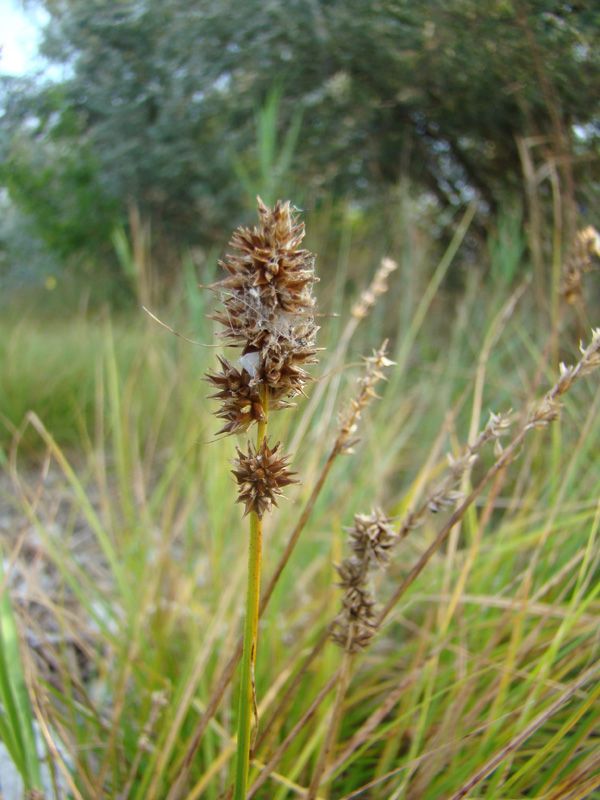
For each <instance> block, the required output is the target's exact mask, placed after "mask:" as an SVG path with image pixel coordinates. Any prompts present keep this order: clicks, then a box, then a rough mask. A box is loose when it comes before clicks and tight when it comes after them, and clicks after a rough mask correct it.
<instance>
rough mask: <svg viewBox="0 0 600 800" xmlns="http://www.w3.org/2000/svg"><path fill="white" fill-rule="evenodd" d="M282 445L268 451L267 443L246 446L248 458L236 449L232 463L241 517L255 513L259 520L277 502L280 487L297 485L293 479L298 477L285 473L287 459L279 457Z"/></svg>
mask: <svg viewBox="0 0 600 800" xmlns="http://www.w3.org/2000/svg"><path fill="white" fill-rule="evenodd" d="M280 448H281V442H277V444H276V445H275V447H273V448H270V447H269V444H268V441H267V439H263V440H262V443H261V445H260V447H259V448H258V449H255V448H254V447H253V446H252V443H250V444H249V445H248V454H247V455H246V454H245V453H243V452H242V451H241V450H240V448H239V447H237V448H236V449H237V452H238V457H237V458H236V459H234V461H233V465H234V467H235V469H233V470H232V472H233V474H234V476H235V479H236V481H237V483H238V487H239V488H238V493H239V497H238V499H237V501H236V502H238V503H244V504H245V506H246V509H245V511H244V516H246V514H249V513H250V511H254V512H255V513H256V515H257V517H258V518H259V519H262V517H263V514H264V513H265V511H270V510H271V507H272V506H273V505H275V506H276V505H277V498H278V497H280V496H281V495H282V494H283V491H282V487H284V486H289V485H290V484H291V483H299V481H298V480H297V479H296V478H294V477H293V476H294V475H296V474H297V473H295V472H290V470H288V462H289V458H290V457H289V456H282V455H280V452H279V451H280Z"/></svg>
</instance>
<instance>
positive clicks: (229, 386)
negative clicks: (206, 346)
mask: <svg viewBox="0 0 600 800" xmlns="http://www.w3.org/2000/svg"><path fill="white" fill-rule="evenodd" d="M217 357H218V359H219V363H220V364H221V371H220V372H213V371H212V370H209V371H208V372H207V373H206V375H207V378H208V380H209V381H210V382H211V383H212V384H213V385H214V386H215V387H216V388H218V389H219V391H218V392H216V393H215V394H211V395H209V399H217V400H220V401H221V408H220V409H219V410H218V411H217V412H215V416H216V417H218V418H219V419H222V420H225V425H224V426H223V427H222V428H221V430H220V431H217V436H219V435H220V434H222V433H224V434H226V435H227V434H231V433H241V432H243V431H246V430H247V429H248V428H249V427H250V425H252V423H253V422H258V421H261V420H263V419H264V411H263V407H262V404H261V398H260V390H259V386H258V385H257V384H256V383H255V382H254V381H253V378H252V375H251V374H250V372H248V370H247V369H244V368H243V367H242V368H241V369H236V368H235V367H234V366H233V365H232V364H230V363H229V361H228V360H227V359H226V358H223V357H222V356H217ZM290 405H292V404H291V403H286V402H285V401H283V400H273V401H272V402H271V404H270V406H269V410H270V411H277V410H278V409H280V408H287V407H289V406H290Z"/></svg>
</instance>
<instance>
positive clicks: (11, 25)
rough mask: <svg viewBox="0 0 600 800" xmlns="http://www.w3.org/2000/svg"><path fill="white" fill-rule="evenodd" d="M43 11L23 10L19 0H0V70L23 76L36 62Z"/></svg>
mask: <svg viewBox="0 0 600 800" xmlns="http://www.w3.org/2000/svg"><path fill="white" fill-rule="evenodd" d="M41 13H42V12H41V11H39V10H38V11H37V12H36V11H35V10H34V9H30V10H27V11H25V10H23V4H22V3H20V2H19V1H18V0H0V44H1V45H2V52H1V53H0V72H4V73H9V74H10V75H22V74H23V73H25V72H29V71H31V70H33V69H34V68H35V67H36V65H37V64H39V62H36V52H37V43H38V39H39V24H40V19H41Z"/></svg>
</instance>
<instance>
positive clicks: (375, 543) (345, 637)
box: [332, 509, 397, 653]
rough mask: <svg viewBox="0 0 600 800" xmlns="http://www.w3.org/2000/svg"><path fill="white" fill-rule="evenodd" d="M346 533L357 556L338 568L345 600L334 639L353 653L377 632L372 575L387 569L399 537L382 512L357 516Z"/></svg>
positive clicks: (336, 622)
mask: <svg viewBox="0 0 600 800" xmlns="http://www.w3.org/2000/svg"><path fill="white" fill-rule="evenodd" d="M347 530H348V533H349V537H350V548H351V549H352V551H353V553H354V555H353V557H352V558H345V559H344V560H343V561H342V563H341V564H340V565H339V566H336V569H337V571H338V574H339V576H340V582H339V585H340V586H341V587H342V588H343V589H344V596H343V598H342V609H341V611H340V613H339V614H338V616H337V618H336V620H335V625H334V629H333V632H332V639H333V641H334V642H336V643H337V644H339V645H341V646H342V647H344V648H345V649H347V650H348V651H349V652H351V653H353V652H356V651H357V650H361V649H364V648H365V647H367V645H368V644H369V643H370V641H371V639H372V638H373V636H374V635H375V632H376V630H377V628H376V625H375V618H376V614H375V598H374V597H373V594H372V593H371V591H370V590H369V589H368V586H367V584H368V581H369V573H370V571H371V569H372V568H373V566H374V565H376V566H378V567H380V568H382V569H385V568H386V567H387V565H388V563H389V560H390V550H391V548H392V547H393V546H394V543H395V542H396V540H397V536H396V533H395V531H394V528H393V526H392V525H391V523H390V520H389V519H388V518H387V517H386V516H385V515H384V514H383V512H382V511H381V510H380V509H375V510H374V511H373V513H372V514H370V515H366V514H355V515H354V525H353V526H352V527H351V528H348V529H347Z"/></svg>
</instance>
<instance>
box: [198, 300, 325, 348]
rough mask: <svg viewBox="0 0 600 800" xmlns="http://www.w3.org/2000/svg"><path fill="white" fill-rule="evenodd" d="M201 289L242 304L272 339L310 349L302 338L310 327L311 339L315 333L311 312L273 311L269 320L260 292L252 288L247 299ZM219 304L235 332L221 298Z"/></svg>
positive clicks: (228, 311) (308, 342) (225, 333)
mask: <svg viewBox="0 0 600 800" xmlns="http://www.w3.org/2000/svg"><path fill="white" fill-rule="evenodd" d="M203 288H206V289H210V290H211V291H214V292H218V293H219V294H221V295H222V296H223V297H232V298H233V299H235V300H237V301H238V302H240V303H242V305H244V306H246V308H248V309H250V311H252V313H253V314H254V315H255V318H256V320H257V321H258V323H259V324H260V325H261V326H262V327H263V328H264V329H265V330H266V331H268V332H269V333H270V334H271V335H272V336H274V337H277V338H282V339H284V340H285V341H286V342H288V343H289V344H290V345H291V346H292V347H310V346H311V345H312V344H313V342H310V341H307V340H306V339H305V338H304V337H305V336H307V335H308V333H309V331H310V329H311V327H312V328H314V331H313V337H314V334H315V333H316V331H317V328H316V326H315V325H314V314H313V313H312V312H311V311H300V312H296V311H294V312H292V311H284V310H283V309H280V310H275V312H274V316H275V319H274V320H271V319H269V316H268V314H267V311H266V309H265V304H264V303H263V301H262V300H261V297H260V292H259V290H258V289H257V288H256V287H254V286H252V287H250V288H249V289H248V290H247V291H246V292H245V294H246V295H247V297H242V296H241V294H234V293H233V292H228V291H226V290H224V289H219V288H217V287H214V286H206V287H203ZM221 303H222V304H223V308H224V309H225V313H226V314H227V317H228V319H229V324H230V326H231V329H232V330H234V331H235V330H236V326H235V325H234V323H233V319H232V317H231V312H230V309H229V308H228V307H227V303H226V302H225V300H223V299H222V298H221ZM302 317H304V318H305V320H306V322H305V323H304V324H303V325H298V324H297V322H298V318H302ZM223 334H224V335H227V332H226V331H223Z"/></svg>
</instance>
